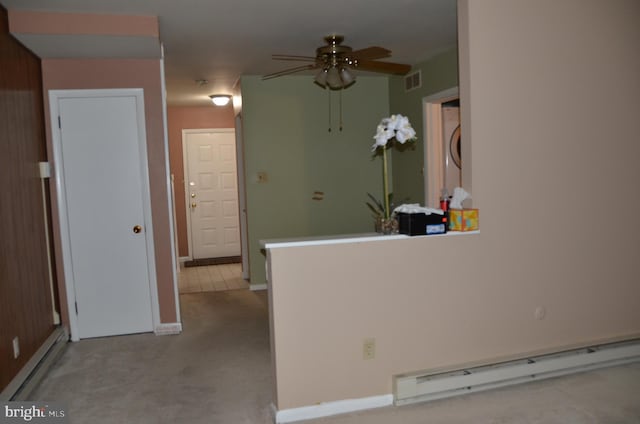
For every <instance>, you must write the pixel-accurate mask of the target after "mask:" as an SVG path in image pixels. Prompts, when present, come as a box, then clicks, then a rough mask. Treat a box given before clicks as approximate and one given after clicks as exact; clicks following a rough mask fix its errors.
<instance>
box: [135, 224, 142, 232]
mask: <svg viewBox="0 0 640 424" xmlns="http://www.w3.org/2000/svg"><path fill="white" fill-rule="evenodd" d="M133 232H134V233H136V234H138V233H140V232H142V227H141V226H139V225H136V226H134V227H133Z"/></svg>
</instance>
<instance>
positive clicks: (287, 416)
mask: <svg viewBox="0 0 640 424" xmlns="http://www.w3.org/2000/svg"><path fill="white" fill-rule="evenodd" d="M392 404H393V395H391V394H389V395H380V396H371V397H367V398H360V399H346V400H338V401H335V402H325V403H321V404H319V405H311V406H302V407H300V408H291V409H282V410H280V411H278V410H276V409H275V406H274V407H273V408H274V410H275V422H276V424H284V423H290V422H294V421H301V420H310V419H313V418H321V417H329V416H331V415H338V414H346V413H348V412H356V411H362V410H365V409H374V408H381V407H383V406H391V405H392Z"/></svg>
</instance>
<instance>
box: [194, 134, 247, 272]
mask: <svg viewBox="0 0 640 424" xmlns="http://www.w3.org/2000/svg"><path fill="white" fill-rule="evenodd" d="M182 148H183V162H184V182H185V202H186V203H185V205H186V212H187V214H186V218H187V219H186V221H187V239H188V247H189V256H188V258H189V262H188V263H185V265H187V266H189V265H215V264H225V263H235V262H240V259H241V243H240V220H239V205H238V204H239V201H238V191H239V190H238V167H237V158H236V136H235V130H234V129H232V128H231V129H229V128H224V129H196V130H190V129H187V130H183V131H182Z"/></svg>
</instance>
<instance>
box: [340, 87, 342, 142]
mask: <svg viewBox="0 0 640 424" xmlns="http://www.w3.org/2000/svg"><path fill="white" fill-rule="evenodd" d="M340 131H341V132H342V90H340Z"/></svg>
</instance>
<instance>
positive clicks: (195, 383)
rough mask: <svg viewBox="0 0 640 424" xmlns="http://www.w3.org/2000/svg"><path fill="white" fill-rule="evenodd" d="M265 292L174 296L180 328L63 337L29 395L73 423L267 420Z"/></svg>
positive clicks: (268, 381) (268, 373) (268, 371)
mask: <svg viewBox="0 0 640 424" xmlns="http://www.w3.org/2000/svg"><path fill="white" fill-rule="evenodd" d="M266 295H267V292H266V291H261V292H251V291H249V290H228V291H224V292H206V293H196V294H183V295H181V296H180V300H181V309H182V318H183V332H182V334H180V335H177V336H155V335H154V334H137V335H130V336H118V337H105V338H98V339H87V340H82V341H80V342H77V343H69V345H68V348H67V349H66V351H65V352H64V353H63V355H62V357H61V358H60V360H59V362H58V363H57V364H56V365H54V367H53V368H52V369H51V370H50V371H49V374H48V375H47V376H46V377H45V379H44V381H43V382H42V384H41V385H40V387H39V388H37V389H36V390H35V391H34V392H33V393H32V396H31V399H32V400H38V399H39V400H45V401H50V402H60V403H61V404H63V405H64V406H65V407H66V408H67V409H66V410H67V411H68V416H69V419H70V422H73V423H79V424H80V423H94V424H102V423H104V424H107V423H109V424H111V423H131V424H156V423H167V424H169V423H189V424H200V423H202V424H204V423H207V424H209V423H269V422H270V420H271V418H270V417H271V406H270V405H271V403H272V377H271V360H270V353H269V318H268V308H267V297H266Z"/></svg>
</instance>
